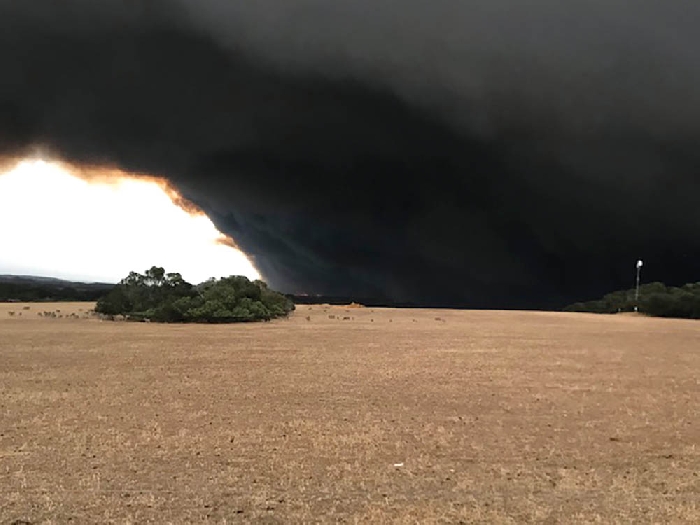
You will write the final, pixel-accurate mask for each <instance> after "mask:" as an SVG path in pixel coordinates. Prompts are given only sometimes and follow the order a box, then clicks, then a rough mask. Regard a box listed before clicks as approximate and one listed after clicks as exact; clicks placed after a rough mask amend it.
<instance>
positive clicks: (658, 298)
mask: <svg viewBox="0 0 700 525" xmlns="http://www.w3.org/2000/svg"><path fill="white" fill-rule="evenodd" d="M635 306H638V307H639V311H640V312H642V313H644V314H647V315H652V316H655V317H680V318H684V319H700V283H693V284H686V285H685V286H681V287H674V286H666V285H665V284H663V283H650V284H645V285H643V286H641V287H640V288H639V301H636V300H635V290H634V289H631V290H624V291H619V292H613V293H610V294H608V295H606V296H605V297H603V298H602V299H599V300H597V301H589V302H586V303H575V304H572V305H571V306H568V307H566V308H565V310H566V311H569V312H591V313H599V314H612V313H618V312H633V311H634V309H635Z"/></svg>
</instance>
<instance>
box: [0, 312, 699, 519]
mask: <svg viewBox="0 0 700 525" xmlns="http://www.w3.org/2000/svg"><path fill="white" fill-rule="evenodd" d="M22 308H23V305H16V304H15V305H0V523H3V524H4V523H8V524H9V523H32V524H38V523H68V522H71V523H149V522H152V523H193V522H207V521H208V522H211V523H243V522H256V523H304V522H307V523H315V522H324V523H327V522H340V523H386V522H393V523H460V522H463V523H525V522H542V523H631V522H637V523H700V419H699V416H700V374H699V373H698V372H699V371H700V323H698V322H692V321H676V320H661V319H648V318H643V317H635V316H611V317H597V316H592V315H583V314H556V313H534V312H510V313H509V312H478V311H473V312H460V311H437V310H389V309H386V310H379V309H349V310H346V309H344V308H340V307H324V306H314V307H307V306H301V307H300V308H299V309H298V311H297V312H296V313H295V314H294V315H293V317H292V318H291V319H290V320H284V321H276V322H273V323H264V324H255V325H233V326H160V325H156V324H131V323H123V322H103V321H99V320H97V319H83V318H80V319H76V318H75V317H70V314H71V313H76V314H79V315H77V316H78V317H82V316H83V314H84V312H85V311H86V310H87V309H89V308H90V305H49V306H47V305H30V308H31V309H30V310H22ZM56 308H57V309H60V310H61V315H64V317H63V318H56V319H53V318H44V317H38V316H37V315H36V312H37V311H44V310H49V309H56ZM10 310H12V311H15V312H18V311H22V313H23V315H22V316H21V317H19V316H18V315H17V314H15V315H14V316H12V317H11V316H10V315H9V314H8V312H9V311H10ZM78 310H82V312H79V311H78ZM331 315H333V316H336V319H330V318H329V316H331ZM338 317H339V318H338ZM343 317H349V318H350V319H346V320H343ZM436 318H440V319H439V320H438V319H436Z"/></svg>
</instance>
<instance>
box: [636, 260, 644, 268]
mask: <svg viewBox="0 0 700 525" xmlns="http://www.w3.org/2000/svg"><path fill="white" fill-rule="evenodd" d="M642 266H644V263H643V262H642V260H641V259H640V260H639V261H637V268H641V267H642Z"/></svg>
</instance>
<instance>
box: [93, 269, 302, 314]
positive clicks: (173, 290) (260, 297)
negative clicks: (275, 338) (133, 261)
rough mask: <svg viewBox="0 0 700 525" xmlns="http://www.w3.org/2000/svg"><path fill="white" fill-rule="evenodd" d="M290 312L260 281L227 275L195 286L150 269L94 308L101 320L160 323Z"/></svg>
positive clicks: (283, 300)
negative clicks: (108, 317) (116, 318)
mask: <svg viewBox="0 0 700 525" xmlns="http://www.w3.org/2000/svg"><path fill="white" fill-rule="evenodd" d="M292 310H294V303H292V301H290V300H289V299H288V298H287V297H285V296H284V295H282V294H280V293H278V292H275V291H273V290H270V289H269V288H268V287H267V284H266V283H264V282H263V281H250V280H249V279H248V278H247V277H242V276H231V277H225V278H222V279H210V280H209V281H206V282H204V283H202V284H199V285H196V286H194V285H192V284H190V283H188V282H187V281H185V280H184V279H183V278H182V276H181V275H180V274H179V273H166V272H165V270H164V269H163V268H158V267H155V266H154V267H153V268H151V269H150V270H148V271H146V273H145V274H139V273H136V272H131V273H130V274H129V276H128V277H126V278H125V279H123V280H122V281H121V282H120V283H119V284H117V285H116V286H115V287H114V288H113V289H112V290H111V291H110V292H109V293H107V294H106V295H105V296H104V297H102V298H100V299H99V301H98V302H97V306H96V308H95V311H96V312H97V313H99V314H103V315H114V316H116V315H122V316H124V317H126V318H127V319H129V320H134V321H146V320H148V321H155V322H163V323H235V322H250V321H269V320H271V319H275V318H279V317H285V316H287V315H289V313H290V312H291V311H292Z"/></svg>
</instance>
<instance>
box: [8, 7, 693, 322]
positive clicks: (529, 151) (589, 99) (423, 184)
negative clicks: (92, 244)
mask: <svg viewBox="0 0 700 525" xmlns="http://www.w3.org/2000/svg"><path fill="white" fill-rule="evenodd" d="M699 17H700V4H697V3H695V2H685V1H681V0H665V1H661V0H637V1H636V2H634V4H631V3H630V2H628V1H623V0H606V1H603V0H585V1H584V0H572V1H570V2H561V1H555V0H532V1H530V2H521V1H519V0H488V1H487V0H475V1H473V2H464V1H461V0H401V1H399V0H373V1H369V0H355V1H354V2H347V1H343V0H284V1H283V0H258V1H256V2H228V1H224V0H196V1H195V0H154V1H149V2H144V1H138V0H132V1H129V2H124V1H117V0H104V1H101V2H89V1H87V0H65V1H64V2H60V3H58V2H54V1H50V0H33V1H32V2H16V1H13V0H0V29H1V30H0V71H2V76H1V80H0V156H1V155H11V156H14V157H16V156H19V157H22V156H24V155H28V154H29V153H28V152H31V151H34V149H35V148H37V147H40V148H42V150H43V151H47V152H49V153H50V156H51V157H52V158H60V159H64V160H68V161H70V162H72V163H75V164H85V163H89V164H91V165H95V164H97V165H109V166H118V167H120V168H121V169H123V170H126V171H129V172H138V173H147V174H150V175H153V176H157V177H163V178H165V179H167V180H168V181H169V182H170V183H171V184H172V185H173V186H174V187H175V188H177V189H178V191H179V192H181V193H182V195H183V196H184V197H186V198H187V199H189V200H191V201H193V202H195V203H196V204H197V205H198V206H199V207H200V208H201V209H202V210H204V211H205V212H206V213H207V215H208V216H209V218H210V219H211V220H212V221H213V223H214V224H215V225H216V227H217V228H218V229H219V230H221V231H223V232H225V233H226V234H228V235H230V236H231V237H232V238H233V239H235V241H236V243H237V244H238V245H239V246H240V247H241V249H242V250H243V251H244V252H245V253H246V254H248V255H249V256H250V257H251V258H252V259H254V260H255V264H256V267H257V268H258V270H259V271H260V273H261V274H262V275H263V276H264V277H265V278H266V279H267V280H268V281H269V282H270V284H271V285H272V286H274V287H276V288H278V289H280V290H282V291H285V292H293V293H310V294H312V293H321V294H331V295H348V296H352V297H357V298H362V297H372V298H376V299H385V300H387V301H397V302H410V303H414V304H424V305H459V306H469V307H484V308H553V307H559V306H563V305H565V304H567V303H569V302H573V301H577V300H584V299H591V298H595V297H597V296H600V295H601V294H603V293H606V292H608V291H611V290H615V289H620V288H629V287H632V286H633V285H634V278H635V264H636V261H637V260H638V259H643V260H644V261H645V266H644V278H645V279H647V280H661V281H665V282H666V283H668V284H682V283H684V282H689V281H697V280H700V276H699V275H698V265H697V263H696V261H697V260H698V259H699V258H700V237H698V235H697V232H698V231H700V230H699V229H700V202H699V201H700V177H698V168H700V153H698V152H700V149H698V147H697V146H698V144H697V141H698V137H700V129H698V128H700V89H698V87H700V57H699V56H698V54H700V34H698V32H697V30H696V21H697V20H698V19H699ZM26 205H27V207H30V206H31V204H30V203H26ZM154 213H155V212H154Z"/></svg>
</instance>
